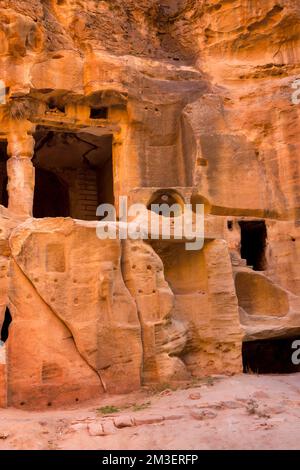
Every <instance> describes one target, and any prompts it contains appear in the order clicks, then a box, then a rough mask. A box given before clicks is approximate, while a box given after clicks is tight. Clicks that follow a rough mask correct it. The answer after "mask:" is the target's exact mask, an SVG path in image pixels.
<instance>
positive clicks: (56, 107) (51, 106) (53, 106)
mask: <svg viewBox="0 0 300 470" xmlns="http://www.w3.org/2000/svg"><path fill="white" fill-rule="evenodd" d="M47 108H48V111H51V112H59V113H63V114H64V113H65V112H66V109H65V106H64V105H63V104H61V103H58V102H56V101H55V100H54V99H52V98H51V99H50V100H49V101H48V103H47Z"/></svg>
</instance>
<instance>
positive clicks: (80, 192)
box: [0, 0, 300, 408]
mask: <svg viewBox="0 0 300 470" xmlns="http://www.w3.org/2000/svg"><path fill="white" fill-rule="evenodd" d="M299 18H300V5H299V2H298V1H297V0H279V1H278V0H266V1H264V2H260V1H252V2H248V1H246V0H232V1H230V2H221V1H217V0H196V1H191V0H160V1H158V0H142V1H139V2H136V1H134V0H126V1H125V0H119V1H118V2H115V1H113V0H103V1H93V0H87V1H86V2H79V1H77V0H60V1H57V0H49V1H48V2H42V1H39V0H30V1H23V0H19V1H10V0H3V1H0V80H1V82H0V84H1V86H0V88H1V90H0V99H1V100H2V101H1V102H0V121H1V126H0V203H1V205H0V330H1V338H0V339H1V343H0V406H2V407H3V406H18V407H19V406H22V407H28V408H34V407H46V406H52V405H53V406H58V405H62V404H72V403H74V402H79V401H82V400H86V399H89V398H93V397H96V396H98V395H101V394H104V393H124V392H130V391H133V390H137V389H138V388H140V387H141V386H142V385H147V384H159V383H172V382H178V381H185V380H191V379H192V378H193V377H201V376H207V375H211V374H224V373H225V374H234V373H238V372H241V371H242V370H243V360H244V370H245V371H247V370H248V369H249V367H250V366H249V364H248V363H247V364H245V361H246V359H245V358H246V357H247V358H248V356H249V353H247V352H245V351H246V350H247V345H248V344H249V343H252V346H253V344H256V342H259V341H260V342H261V343H260V347H261V348H263V347H264V346H263V345H264V344H266V343H264V340H265V341H267V340H268V341H269V342H268V346H267V348H270V339H274V340H275V339H276V338H277V339H278V338H280V339H288V338H292V337H293V338H294V337H296V336H297V335H299V334H300V277H299V269H300V248H299V246H300V245H299V243H300V241H299V226H300V225H299V217H300V215H299V214H300V202H299V201H300V192H299V183H300V181H299V179H300V176H299V175H300V167H299V151H300V148H299V147H300V144H299V131H300V129H299V119H298V118H299V110H300V99H299V104H298V96H299V98H300V92H299V93H298V88H300V82H299V83H298V82H297V79H298V76H299V73H300V72H299V59H300V39H299V38H300V26H299V25H300V21H299ZM297 83H298V84H297ZM298 85H299V87H298ZM124 197H126V198H127V204H128V206H130V205H131V204H135V203H139V204H143V205H144V206H145V207H147V208H148V211H146V213H143V215H142V216H140V215H138V214H137V213H136V214H132V213H131V214H130V217H129V219H128V220H127V221H125V222H124V221H123V219H122V202H120V201H122V199H120V198H124ZM157 202H159V203H164V202H165V203H166V204H167V205H169V206H171V205H172V204H173V203H177V204H179V209H178V210H179V212H178V213H176V214H175V215H176V216H174V217H172V214H171V217H169V218H168V219H167V220H168V221H169V222H171V224H173V225H172V230H173V231H174V230H175V228H174V227H175V226H176V221H178V220H182V219H183V215H182V213H181V212H180V210H181V208H183V207H184V204H191V207H192V209H193V224H195V207H196V204H197V203H198V204H203V205H204V213H205V217H204V237H203V238H204V240H203V246H201V249H198V250H187V248H186V242H187V238H186V237H181V238H176V236H175V235H174V233H175V232H174V233H173V232H172V233H173V234H172V236H170V237H169V238H167V237H165V238H163V237H162V236H161V234H162V232H161V230H162V227H163V224H164V222H165V220H164V219H166V218H165V217H163V216H161V215H156V220H157V223H158V232H159V233H160V237H156V238H154V239H153V238H151V233H149V227H148V225H147V224H146V223H144V222H145V219H144V218H143V217H145V214H146V215H147V214H148V215H149V214H150V213H152V214H153V211H150V209H151V207H150V205H151V204H152V203H157ZM101 204H111V205H114V207H115V209H116V218H114V219H113V220H112V219H110V220H111V221H110V223H109V227H110V230H112V231H113V232H114V233H115V234H116V236H115V237H110V238H106V239H101V238H99V233H98V231H97V230H98V228H99V219H101V216H104V215H105V211H104V212H102V213H100V212H99V211H98V212H97V215H96V211H97V207H98V206H100V205H101ZM173 215H174V214H173ZM141 220H142V221H143V224H142V225H143V230H144V231H145V232H146V233H147V235H148V239H133V238H127V239H125V237H122V236H120V234H121V233H122V230H124V227H127V228H128V227H129V225H128V223H129V222H130V223H133V224H137V223H138V222H139V221H141ZM104 223H105V222H101V221H100V226H101V227H102V228H103V224H104ZM101 224H102V225H101ZM193 226H194V225H193ZM197 233H198V232H197ZM254 341H255V343H254ZM274 344H275V343H274ZM261 351H263V349H261ZM268 351H270V349H268ZM243 354H244V357H243ZM262 355H263V353H262ZM291 355H292V349H291ZM285 357H286V353H285ZM247 360H248V359H247ZM251 367H252V371H259V368H260V364H256V365H254V366H253V365H252V366H251ZM289 367H290V364H289V365H288V367H287V368H289ZM295 368H296V369H297V366H296V365H295ZM265 369H266V367H265V365H264V370H265ZM271 369H272V368H271ZM296 369H295V370H296ZM272 370H273V369H272Z"/></svg>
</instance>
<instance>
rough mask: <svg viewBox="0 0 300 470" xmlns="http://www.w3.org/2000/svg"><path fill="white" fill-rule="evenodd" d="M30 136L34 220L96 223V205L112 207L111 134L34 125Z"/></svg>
mask: <svg viewBox="0 0 300 470" xmlns="http://www.w3.org/2000/svg"><path fill="white" fill-rule="evenodd" d="M34 137H35V142H36V146H35V153H34V157H33V164H34V167H35V171H36V175H35V191H34V209H33V216H34V217H36V218H42V217H72V218H74V219H81V220H97V219H98V217H97V215H96V211H97V208H98V206H99V205H100V204H102V203H109V204H112V205H114V180H113V158H112V135H111V134H107V135H106V134H105V135H101V136H98V135H94V134H90V133H85V132H83V133H75V132H61V131H58V130H53V129H52V128H50V127H45V126H38V128H37V131H36V133H35V136H34ZM103 211H104V209H103ZM103 211H102V212H103ZM100 216H101V215H100ZM100 216H99V217H100ZM103 216H105V214H104V213H103V214H102V217H103Z"/></svg>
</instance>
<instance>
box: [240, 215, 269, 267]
mask: <svg viewBox="0 0 300 470" xmlns="http://www.w3.org/2000/svg"><path fill="white" fill-rule="evenodd" d="M239 225H240V228H241V257H242V258H243V259H245V260H247V265H248V266H252V267H253V269H254V271H264V270H265V269H266V257H265V250H266V240H267V229H266V224H265V222H264V221H263V220H262V221H260V220H258V221H251V222H248V221H247V222H246V221H240V222H239Z"/></svg>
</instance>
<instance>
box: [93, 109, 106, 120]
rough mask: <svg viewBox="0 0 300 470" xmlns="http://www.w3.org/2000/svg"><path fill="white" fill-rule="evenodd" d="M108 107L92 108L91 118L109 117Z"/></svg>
mask: <svg viewBox="0 0 300 470" xmlns="http://www.w3.org/2000/svg"><path fill="white" fill-rule="evenodd" d="M107 115H108V108H103V107H102V108H91V112H90V118H91V119H107Z"/></svg>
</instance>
